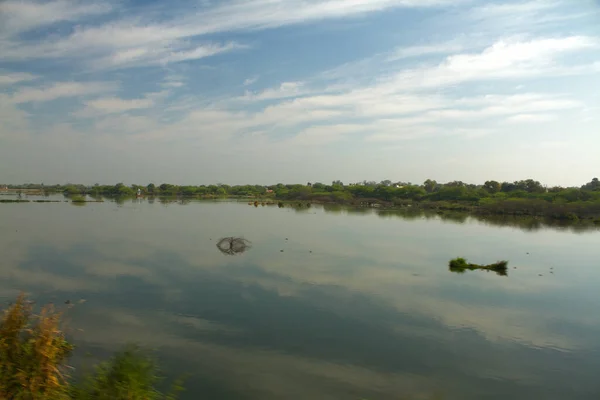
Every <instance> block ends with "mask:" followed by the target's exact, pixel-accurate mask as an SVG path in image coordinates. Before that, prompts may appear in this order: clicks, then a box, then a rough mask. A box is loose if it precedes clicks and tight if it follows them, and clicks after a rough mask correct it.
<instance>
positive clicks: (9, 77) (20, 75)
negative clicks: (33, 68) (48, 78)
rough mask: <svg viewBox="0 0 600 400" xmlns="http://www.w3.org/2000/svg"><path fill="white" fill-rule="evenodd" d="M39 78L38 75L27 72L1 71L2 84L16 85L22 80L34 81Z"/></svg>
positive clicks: (0, 82)
mask: <svg viewBox="0 0 600 400" xmlns="http://www.w3.org/2000/svg"><path fill="white" fill-rule="evenodd" d="M38 78H39V77H38V76H36V75H32V74H28V73H25V72H14V73H0V86H2V85H14V84H16V83H20V82H27V81H33V80H36V79H38Z"/></svg>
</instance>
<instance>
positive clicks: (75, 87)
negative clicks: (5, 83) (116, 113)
mask: <svg viewBox="0 0 600 400" xmlns="http://www.w3.org/2000/svg"><path fill="white" fill-rule="evenodd" d="M115 89H116V85H115V84H114V83H111V82H85V83H80V82H59V83H55V84H53V85H50V86H46V87H42V88H38V87H24V88H21V89H19V90H18V91H16V92H15V93H14V94H13V95H12V98H11V101H12V102H13V103H16V104H19V103H29V102H44V101H51V100H55V99H58V98H64V97H78V96H84V95H90V94H97V93H104V92H111V91H114V90H115Z"/></svg>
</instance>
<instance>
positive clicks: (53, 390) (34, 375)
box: [0, 295, 182, 400]
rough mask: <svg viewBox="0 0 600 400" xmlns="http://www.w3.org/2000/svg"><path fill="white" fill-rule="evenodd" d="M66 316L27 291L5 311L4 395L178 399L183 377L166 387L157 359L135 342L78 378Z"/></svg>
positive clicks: (34, 399)
mask: <svg viewBox="0 0 600 400" xmlns="http://www.w3.org/2000/svg"><path fill="white" fill-rule="evenodd" d="M62 317H63V314H62V313H61V312H58V311H56V309H55V308H54V307H53V306H45V307H43V308H42V309H41V311H40V312H39V313H38V314H35V313H34V310H33V303H32V302H30V301H27V299H26V298H25V296H24V295H20V296H19V297H18V298H17V300H16V301H15V302H14V304H12V305H11V306H9V307H8V308H7V309H6V310H5V311H4V313H3V315H2V316H0V399H26V400H105V399H106V400H109V399H110V400H146V399H150V400H158V399H165V400H174V399H175V398H176V395H177V392H179V391H180V390H181V389H182V388H181V384H180V382H179V381H178V382H176V383H175V384H174V385H173V387H172V390H171V391H170V393H168V394H163V393H161V392H160V391H159V390H158V389H157V385H158V383H159V382H160V380H161V378H160V373H159V369H158V365H157V363H156V362H155V361H154V359H152V358H151V357H149V356H148V355H147V354H146V353H144V352H143V351H142V350H141V348H139V347H137V346H133V345H129V346H127V347H126V348H125V349H124V350H123V351H121V352H119V353H117V354H116V355H114V356H113V357H112V358H111V359H110V360H108V361H106V362H104V363H101V364H100V365H98V366H97V367H96V368H95V369H94V372H93V373H91V374H88V375H87V376H85V377H84V378H83V379H81V380H80V382H74V381H73V379H72V378H71V376H69V371H70V370H71V368H70V367H69V366H68V364H67V361H68V358H69V356H70V355H71V353H72V351H73V349H74V346H73V345H72V344H71V343H69V341H68V340H67V339H66V336H65V333H64V331H63V330H62V328H61V325H62Z"/></svg>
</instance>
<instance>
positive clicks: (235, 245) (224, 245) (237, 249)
mask: <svg viewBox="0 0 600 400" xmlns="http://www.w3.org/2000/svg"><path fill="white" fill-rule="evenodd" d="M217 248H218V249H219V251H220V252H221V253H223V254H226V255H229V256H234V255H236V254H241V253H243V252H245V251H247V250H249V249H250V248H251V245H250V241H248V240H246V239H244V238H239V237H233V236H231V237H225V238H222V239H219V242H218V243H217Z"/></svg>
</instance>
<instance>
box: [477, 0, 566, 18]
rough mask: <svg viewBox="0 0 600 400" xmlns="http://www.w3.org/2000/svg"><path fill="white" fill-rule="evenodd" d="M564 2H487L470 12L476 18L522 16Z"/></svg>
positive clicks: (552, 7)
mask: <svg viewBox="0 0 600 400" xmlns="http://www.w3.org/2000/svg"><path fill="white" fill-rule="evenodd" d="M562 4H563V2H561V1H557V0H534V1H525V2H523V1H513V2H506V3H496V4H486V5H484V6H480V7H476V8H474V9H473V10H472V11H471V12H470V17H471V18H475V19H480V18H485V19H490V18H498V17H505V16H508V17H511V18H515V17H517V18H518V17H521V16H523V15H524V14H531V13H538V12H540V11H547V10H551V9H554V8H557V7H559V6H561V5H562Z"/></svg>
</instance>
